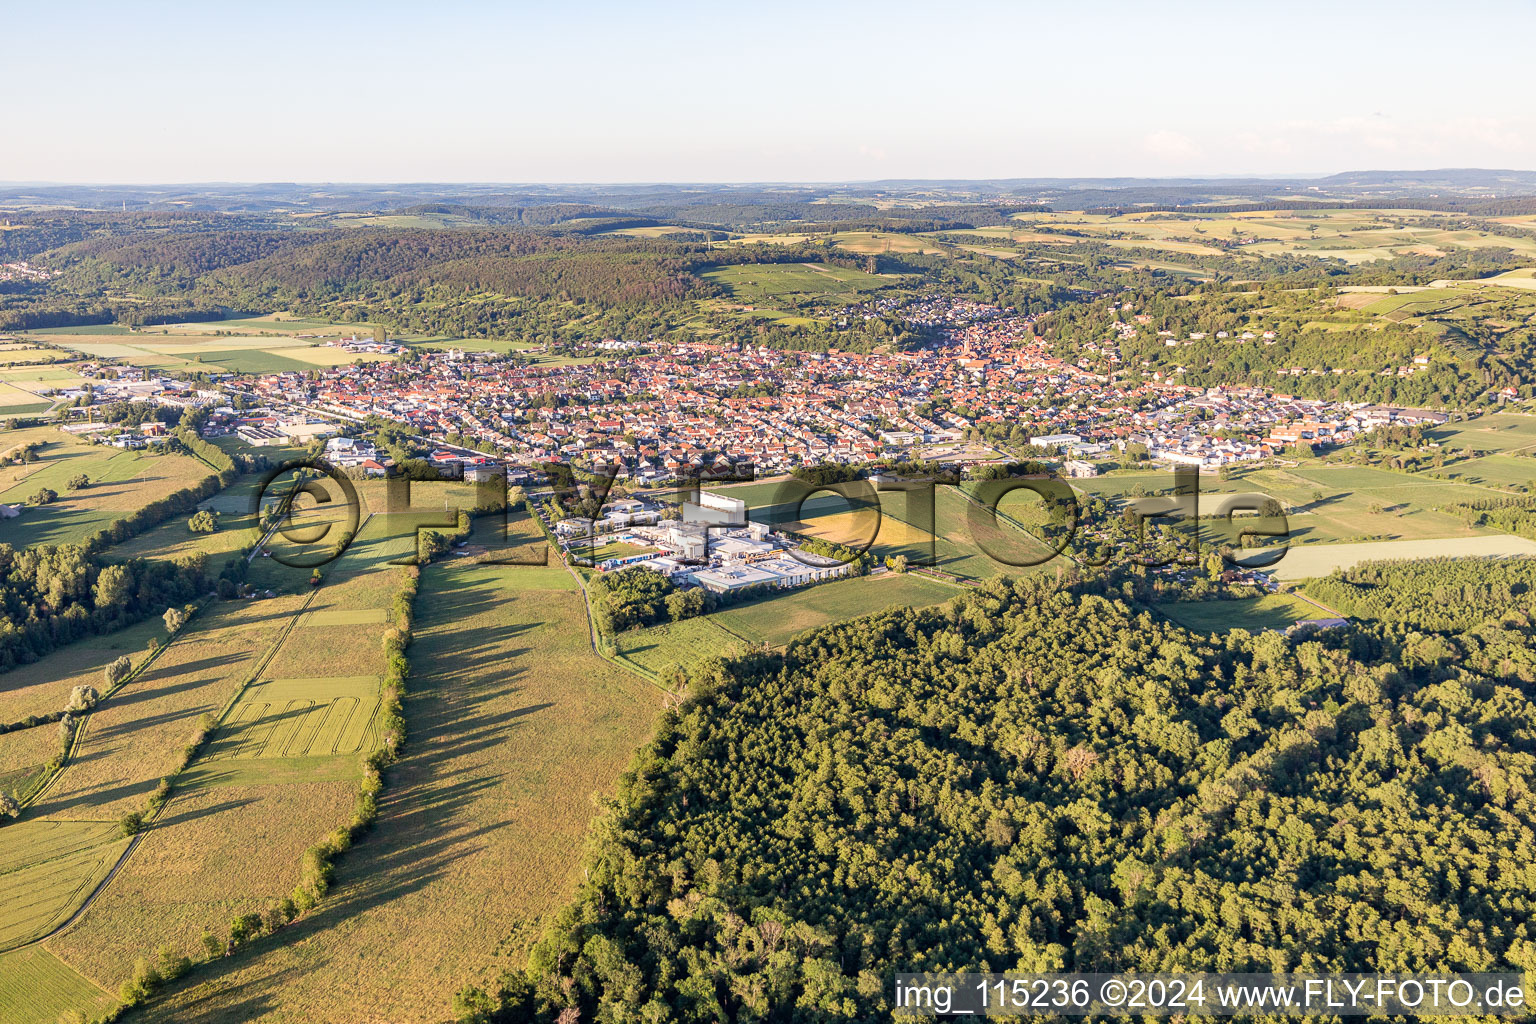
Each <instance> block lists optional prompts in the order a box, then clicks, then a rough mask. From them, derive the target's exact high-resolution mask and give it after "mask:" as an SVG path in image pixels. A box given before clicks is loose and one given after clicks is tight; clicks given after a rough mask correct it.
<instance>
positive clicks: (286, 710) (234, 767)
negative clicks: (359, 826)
mask: <svg viewBox="0 0 1536 1024" xmlns="http://www.w3.org/2000/svg"><path fill="white" fill-rule="evenodd" d="M370 533H371V530H370V528H369V527H366V526H365V528H364V529H363V530H362V531H360V532H359V535H358V539H359V543H358V544H357V545H356V546H355V547H354V548H352V549H349V550H348V552H347V553H346V554H345V555H343V557H342V558H341V559H339V560H337V561H336V562H334V563H333V564H332V566H331V567H330V568H329V570H328V573H327V578H326V583H325V585H324V586H322V587H320V588H318V589H314V588H309V589H306V591H305V592H304V593H303V594H302V596H300V595H295V596H291V597H284V598H279V599H274V600H266V601H237V602H226V603H223V604H220V605H216V606H215V607H216V608H220V609H225V608H228V609H232V610H233V611H232V612H231V613H230V615H229V616H228V617H227V618H225V619H224V620H221V621H216V620H212V619H210V621H209V622H208V623H207V624H206V625H205V627H204V635H202V636H200V637H198V638H196V642H195V647H196V649H198V650H201V651H205V652H213V653H215V654H216V655H217V654H219V652H220V645H241V646H242V647H243V649H244V650H249V651H250V652H251V655H250V656H244V657H238V658H231V657H220V658H219V662H220V664H218V665H214V666H209V667H208V669H207V671H210V672H211V671H215V670H217V669H221V668H224V666H225V664H228V669H227V670H226V675H225V678H227V679H229V680H231V681H234V682H235V685H236V686H237V687H238V686H243V689H239V691H238V695H235V694H234V693H233V692H231V693H228V694H224V693H221V694H220V697H221V700H220V703H219V705H218V706H217V707H216V708H215V709H214V710H221V709H227V710H225V713H224V716H223V717H222V718H221V719H220V721H219V723H218V725H217V727H216V728H215V730H214V733H213V736H212V738H211V740H210V741H209V744H208V746H206V747H205V748H204V750H203V752H202V754H201V755H200V756H199V758H198V760H197V761H196V762H194V763H193V764H192V765H191V767H190V768H189V769H188V770H187V771H186V772H185V773H183V774H182V775H181V776H180V777H179V778H178V779H177V785H176V790H175V792H174V795H173V797H172V799H171V801H170V803H169V804H167V805H166V808H165V810H164V811H163V812H162V814H161V815H160V816H159V817H158V818H156V819H155V820H154V822H153V827H152V828H151V829H150V830H149V831H148V833H146V835H145V837H144V839H143V841H142V842H141V843H140V845H139V847H138V848H137V849H135V851H134V855H133V857H132V858H130V860H129V861H128V862H127V863H126V864H125V865H124V867H123V869H122V870H121V871H120V872H119V874H118V876H117V877H116V878H114V880H113V884H112V885H111V886H109V887H108V888H107V889H106V890H104V891H103V893H102V895H101V896H100V897H99V898H98V900H97V901H96V902H95V903H93V904H92V906H91V907H90V908H88V910H87V911H86V912H85V914H83V915H82V917H81V918H80V920H79V921H78V922H76V923H75V924H74V925H73V926H71V927H70V928H69V929H68V930H67V931H65V932H64V933H62V934H60V935H59V936H57V937H55V938H54V939H52V940H50V943H49V948H50V949H52V950H53V951H54V952H56V953H58V954H59V955H60V956H61V957H63V958H64V959H65V960H66V961H67V962H68V963H70V964H71V965H72V966H75V967H77V968H78V969H80V970H81V971H82V972H83V973H85V974H86V975H87V976H88V977H90V978H92V979H94V980H96V981H98V982H101V983H103V984H106V985H109V986H112V985H116V984H118V983H119V982H120V981H121V980H122V979H123V978H124V977H125V976H126V974H127V972H128V971H129V970H130V969H131V966H132V958H131V957H127V956H125V953H124V951H125V950H139V949H141V948H142V949H148V950H152V949H156V948H158V947H159V946H160V945H170V946H172V947H173V948H175V949H177V950H178V951H181V952H185V953H187V954H188V955H193V954H195V953H196V950H197V947H198V940H199V936H200V935H201V933H202V930H203V929H204V928H210V929H212V930H214V931H216V932H219V933H220V934H222V929H223V927H224V926H225V925H226V923H227V922H228V920H229V919H230V918H231V917H233V916H234V915H236V914H239V913H246V912H256V911H260V910H262V909H264V908H265V907H266V906H267V905H269V904H270V903H271V902H272V901H273V900H276V899H279V898H281V897H283V896H286V895H287V894H288V892H289V891H291V889H292V887H293V885H294V884H295V882H296V881H297V880H298V878H299V873H300V864H301V860H302V857H303V854H304V851H305V850H306V849H307V848H308V847H309V846H310V845H312V844H313V843H315V842H316V841H317V840H318V839H319V838H320V837H321V836H323V835H325V834H327V833H328V832H330V831H332V830H333V829H335V828H337V827H339V826H341V825H343V824H344V823H345V822H346V821H347V820H348V818H349V817H350V814H351V810H352V802H353V797H354V794H355V791H356V784H357V779H358V773H359V771H360V768H359V765H360V758H361V755H362V754H363V753H365V752H367V751H369V750H371V749H373V747H374V746H376V745H377V742H378V724H377V711H378V705H379V684H380V679H381V677H382V674H383V670H384V664H383V646H382V634H383V632H384V630H385V629H386V628H388V627H387V625H386V621H385V620H386V617H387V615H386V613H387V611H388V607H389V604H390V602H391V601H392V599H393V596H394V594H395V592H396V590H397V589H398V587H399V586H400V583H401V581H402V578H403V575H402V574H403V572H404V570H402V569H400V568H398V567H394V566H391V565H390V564H389V563H388V560H387V558H386V557H384V556H385V555H387V554H388V551H386V550H384V549H382V548H381V547H379V546H378V545H375V544H370V543H367V542H366V541H367V538H369V537H370ZM305 575H306V577H307V573H306V574H305ZM171 650H172V651H174V650H175V647H174V646H173V647H172V648H171ZM244 650H242V652H241V653H242V654H243V653H244ZM298 666H302V667H303V671H302V674H300V673H299V672H298V671H297V667H298ZM157 667H158V666H157ZM185 674H186V673H185V672H183V673H182V674H181V675H180V676H179V677H178V678H185ZM93 717H94V716H93ZM163 717H165V716H164V715H163V714H161V713H154V712H152V711H151V710H149V709H146V712H145V713H143V714H141V716H140V717H139V718H138V720H137V726H138V732H139V734H141V735H143V736H144V738H145V741H146V742H147V743H151V742H152V741H153V739H154V737H153V732H154V730H155V729H156V728H158V725H159V722H160V720H161V719H162V718H163ZM155 745H156V746H158V745H159V744H155Z"/></svg>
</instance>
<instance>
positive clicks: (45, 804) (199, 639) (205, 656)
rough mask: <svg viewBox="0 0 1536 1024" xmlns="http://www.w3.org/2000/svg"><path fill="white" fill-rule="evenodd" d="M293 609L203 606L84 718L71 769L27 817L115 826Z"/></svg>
mask: <svg viewBox="0 0 1536 1024" xmlns="http://www.w3.org/2000/svg"><path fill="white" fill-rule="evenodd" d="M293 610H294V602H293V601H292V600H291V599H278V600H273V601H235V602H229V601H225V602H215V603H213V604H211V605H209V606H208V607H207V608H206V609H205V610H204V611H203V612H201V613H200V614H199V615H198V616H197V617H195V618H194V619H193V620H192V622H191V623H190V624H189V625H188V626H187V627H186V628H185V629H184V630H182V632H181V633H180V634H178V635H177V637H176V639H175V641H174V642H172V643H171V644H170V646H168V647H167V648H166V649H165V651H164V652H163V653H162V654H161V655H160V656H159V657H158V658H157V659H156V660H155V661H154V663H153V664H151V665H150V666H149V668H147V669H146V670H145V671H144V672H143V673H142V674H141V675H139V676H137V677H135V678H134V679H133V680H132V681H130V682H129V683H127V684H126V685H125V686H124V687H123V688H122V689H121V690H119V691H118V692H117V693H116V694H114V695H113V696H112V697H111V698H109V699H107V700H106V701H104V702H102V703H101V704H100V705H98V706H97V708H96V709H95V710H94V711H92V712H91V714H90V715H89V716H88V717H87V718H86V720H85V724H84V725H83V726H82V727H81V731H80V733H79V735H78V736H77V738H76V740H75V752H74V754H73V755H72V756H71V759H70V762H69V763H68V764H67V765H66V766H65V768H64V770H63V772H61V773H60V774H59V776H58V778H57V779H56V780H55V781H54V782H53V783H52V784H51V785H50V786H49V787H48V788H47V789H46V790H44V792H43V794H42V796H41V797H40V798H39V799H38V801H37V802H36V803H35V804H33V805H32V807H31V808H30V809H29V816H32V815H35V816H37V817H40V818H53V819H64V820H72V819H80V818H92V819H108V820H116V819H117V818H118V817H120V816H121V815H123V814H125V813H126V812H128V811H133V810H139V809H140V808H142V807H143V806H144V803H145V801H146V800H147V799H148V797H149V794H150V793H151V792H152V791H153V790H154V788H155V786H156V785H157V784H158V783H159V781H160V779H161V778H162V777H164V776H165V775H167V774H168V773H169V772H170V771H171V770H172V769H173V768H174V767H175V762H176V758H177V756H178V754H179V753H180V751H181V748H182V747H183V746H184V745H185V744H186V743H187V742H188V741H189V740H190V739H191V738H192V734H193V733H195V732H196V731H197V728H198V721H199V719H200V718H201V717H202V716H203V715H206V714H217V713H218V712H219V711H220V710H221V709H222V708H223V707H224V705H225V704H226V703H227V702H228V701H229V700H230V698H232V697H233V696H234V695H235V693H236V692H237V691H238V690H239V688H240V687H241V685H243V684H244V682H245V680H246V678H247V677H248V675H249V674H250V673H251V672H252V671H253V670H254V669H255V668H256V665H257V662H258V660H259V659H260V657H261V656H262V655H263V654H264V653H265V652H266V650H267V648H268V647H270V646H271V644H272V643H273V642H274V641H276V639H277V638H278V636H279V634H280V632H281V629H282V626H283V625H285V624H286V621H287V619H288V617H290V616H291V615H292V613H293ZM151 621H153V620H151ZM161 632H162V634H163V632H164V631H163V630H162V631H161Z"/></svg>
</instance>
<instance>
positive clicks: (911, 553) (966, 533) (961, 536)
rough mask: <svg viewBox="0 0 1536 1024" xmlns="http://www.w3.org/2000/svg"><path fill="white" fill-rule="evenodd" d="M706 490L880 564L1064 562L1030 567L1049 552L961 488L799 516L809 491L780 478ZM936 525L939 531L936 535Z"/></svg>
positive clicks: (818, 500)
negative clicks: (796, 498) (895, 560)
mask: <svg viewBox="0 0 1536 1024" xmlns="http://www.w3.org/2000/svg"><path fill="white" fill-rule="evenodd" d="M1169 483H1170V484H1171V483H1172V478H1171V477H1170V478H1169ZM705 489H706V490H711V491H719V492H720V493H721V494H725V495H728V496H730V497H733V498H740V499H741V500H742V501H744V502H746V504H747V516H748V518H749V519H751V520H752V521H753V522H760V523H767V524H769V525H770V526H773V527H774V528H775V529H784V530H789V531H791V532H794V533H799V534H804V535H806V536H811V537H817V538H819V539H822V540H827V541H831V542H833V543H837V544H841V545H844V546H848V547H852V548H854V549H855V550H864V549H865V548H866V546H867V548H868V553H869V554H870V555H871V556H872V557H874V558H875V559H877V560H880V561H883V560H884V559H885V558H886V557H888V556H893V555H905V556H906V558H907V559H908V561H909V562H910V563H911V564H913V565H929V564H932V565H933V567H934V568H938V569H941V570H943V571H944V572H950V573H954V574H955V575H957V576H961V577H964V578H966V579H977V580H979V579H986V578H987V577H989V576H996V575H999V574H1003V575H1018V574H1020V573H1026V572H1032V571H1035V570H1037V569H1039V568H1041V567H1047V568H1048V567H1051V566H1053V565H1056V564H1061V563H1060V561H1059V560H1050V561H1046V562H1043V563H1040V564H1039V565H1034V564H1025V563H1032V562H1036V561H1038V560H1040V559H1042V558H1045V557H1046V556H1047V555H1049V553H1050V549H1049V548H1048V547H1046V545H1045V544H1044V543H1043V542H1042V541H1040V540H1038V539H1037V538H1035V537H1034V536H1032V535H1030V534H1027V533H1025V532H1023V531H1021V530H1019V529H1016V528H1015V527H1014V526H1013V525H1012V524H1010V523H1009V522H1008V521H1007V520H1006V519H999V520H998V521H997V522H996V523H995V524H994V523H993V522H992V521H991V518H990V517H989V516H987V515H986V514H985V513H984V512H983V511H982V510H980V509H979V508H977V507H976V506H975V504H974V503H973V502H971V501H969V500H968V499H967V498H966V496H965V495H964V494H962V493H961V492H960V489H959V488H957V487H947V486H941V487H936V488H934V493H933V504H932V506H931V508H930V507H929V506H928V505H926V503H925V502H926V499H925V498H924V497H923V496H922V492H921V491H897V490H886V491H879V492H876V494H875V499H874V500H875V502H876V504H864V503H861V502H856V501H850V500H849V499H848V498H846V497H844V496H843V495H842V494H840V493H832V492H827V491H820V492H817V493H815V494H813V495H811V496H809V497H807V498H806V500H805V501H804V503H803V504H801V505H800V507H799V509H798V510H797V509H796V508H795V502H793V501H786V500H785V498H786V496H789V495H798V494H800V493H803V491H801V490H798V489H796V487H795V486H793V485H786V484H785V483H784V482H783V481H779V480H772V481H759V482H754V483H750V484H736V485H732V486H721V487H706V488H705ZM1012 500H1013V499H1012V497H1011V496H1010V497H1008V498H1005V499H1004V501H1003V502H1002V504H1001V510H1002V512H1003V513H1005V514H1007V513H1010V512H1011V511H1014V508H1013V506H1012V505H1011V504H1010V502H1011V501H1012ZM775 503H777V504H775ZM929 525H932V526H933V532H931V533H930V531H929V530H928V529H927V527H928V526H929ZM871 538H873V543H870V542H871Z"/></svg>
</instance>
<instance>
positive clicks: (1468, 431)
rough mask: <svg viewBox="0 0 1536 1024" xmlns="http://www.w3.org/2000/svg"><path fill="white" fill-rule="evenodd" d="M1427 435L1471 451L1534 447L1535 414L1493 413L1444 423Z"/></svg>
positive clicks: (1454, 446)
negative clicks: (1472, 418) (1473, 418)
mask: <svg viewBox="0 0 1536 1024" xmlns="http://www.w3.org/2000/svg"><path fill="white" fill-rule="evenodd" d="M1429 436H1430V437H1432V438H1433V439H1434V440H1436V441H1438V442H1440V444H1441V445H1443V446H1445V447H1447V448H1451V449H1461V448H1470V449H1472V450H1473V451H1475V452H1507V451H1511V450H1514V449H1523V448H1536V416H1526V415H1523V414H1521V413H1495V414H1493V415H1491V416H1480V417H1478V418H1477V419H1475V420H1466V421H1464V422H1458V423H1449V424H1446V425H1445V426H1444V427H1440V428H1437V429H1435V430H1432V431H1430V434H1429Z"/></svg>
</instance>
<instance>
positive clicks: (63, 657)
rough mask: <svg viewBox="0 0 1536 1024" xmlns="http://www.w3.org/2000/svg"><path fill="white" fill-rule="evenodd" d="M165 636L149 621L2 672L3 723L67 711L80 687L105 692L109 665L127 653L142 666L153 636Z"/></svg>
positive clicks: (0, 707) (159, 626) (156, 622)
mask: <svg viewBox="0 0 1536 1024" xmlns="http://www.w3.org/2000/svg"><path fill="white" fill-rule="evenodd" d="M164 635H165V627H164V625H163V624H161V622H160V620H159V619H153V618H152V619H147V620H145V621H144V622H140V623H138V624H136V625H132V626H128V627H127V628H125V629H120V630H117V631H116V632H113V633H107V634H105V635H104V636H95V637H90V638H88V639H85V640H80V641H77V642H75V643H72V644H70V645H68V646H67V647H61V648H60V649H58V650H56V651H54V652H53V653H51V654H48V655H45V656H44V657H42V658H40V659H38V660H37V661H34V662H32V663H31V664H30V665H20V666H18V667H16V668H13V669H11V670H10V671H9V672H0V721H4V722H6V723H7V724H9V723H11V722H19V721H21V720H22V719H24V718H27V717H29V716H31V715H47V714H52V713H53V712H55V711H62V710H63V709H64V705H65V704H67V703H69V694H70V691H71V690H73V689H74V688H75V687H76V686H94V687H95V688H96V689H97V690H98V691H100V690H103V689H105V686H104V683H103V679H102V669H104V668H105V667H106V666H107V663H108V662H110V661H115V660H117V658H119V657H120V656H122V655H124V654H126V655H128V657H129V659H130V660H131V661H132V662H133V664H134V666H135V667H137V666H138V665H139V664H140V663H141V662H143V660H144V658H145V657H147V654H146V651H145V647H146V645H147V644H148V642H149V638H150V637H157V636H164Z"/></svg>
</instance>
